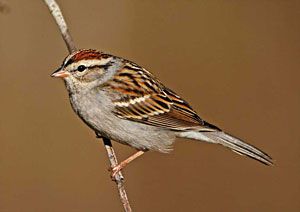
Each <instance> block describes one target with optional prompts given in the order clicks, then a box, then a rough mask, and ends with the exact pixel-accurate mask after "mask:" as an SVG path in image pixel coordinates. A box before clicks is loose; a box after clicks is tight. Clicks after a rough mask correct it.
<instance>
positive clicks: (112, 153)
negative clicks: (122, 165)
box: [102, 138, 132, 212]
mask: <svg viewBox="0 0 300 212" xmlns="http://www.w3.org/2000/svg"><path fill="white" fill-rule="evenodd" d="M102 139H103V143H104V146H105V149H106V151H107V155H108V158H109V161H110V165H111V168H113V167H115V166H117V165H118V161H117V158H116V154H115V151H114V149H113V147H112V144H111V142H110V140H109V139H108V138H102ZM114 181H115V182H116V184H117V186H118V189H119V195H120V199H121V202H122V204H123V207H124V210H125V211H126V212H131V211H132V209H131V207H130V204H129V201H128V197H127V194H126V190H125V187H124V177H123V175H122V173H121V171H119V172H118V173H117V174H116V176H115V179H114Z"/></svg>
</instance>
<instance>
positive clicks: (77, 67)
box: [51, 49, 273, 177]
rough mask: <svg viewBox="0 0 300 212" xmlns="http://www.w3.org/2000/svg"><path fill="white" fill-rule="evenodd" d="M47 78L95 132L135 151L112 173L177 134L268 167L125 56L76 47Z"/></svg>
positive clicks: (167, 147)
mask: <svg viewBox="0 0 300 212" xmlns="http://www.w3.org/2000/svg"><path fill="white" fill-rule="evenodd" d="M51 76H52V77H56V78H62V79H63V81H64V83H65V86H66V88H67V91H68V94H69V99H70V103H71V106H72V108H73V110H74V112H75V113H76V114H77V115H78V116H79V117H80V119H81V120H82V121H83V122H84V123H85V124H87V125H88V126H89V127H90V128H91V129H92V130H93V131H94V132H95V133H96V135H98V136H100V137H103V138H107V139H111V140H114V141H116V142H119V143H121V144H125V145H128V146H130V147H133V148H135V149H136V150H137V152H136V153H135V154H133V155H131V156H130V157H128V158H127V159H126V160H124V161H122V162H120V163H119V164H118V165H117V166H115V167H113V168H112V170H111V171H112V173H111V175H112V177H114V176H115V175H116V174H117V173H118V172H119V171H120V170H121V169H123V168H124V167H125V166H126V165H127V164H129V163H130V162H131V161H133V160H135V159H136V158H138V157H140V156H141V155H143V154H144V153H145V152H147V151H158V152H161V153H168V152H170V151H171V150H172V149H173V148H172V146H173V143H174V141H175V139H176V138H188V139H193V140H198V141H203V142H208V143H213V144H220V145H222V146H225V147H227V148H229V149H230V150H232V151H233V152H236V153H238V154H240V155H245V156H248V157H250V158H252V159H255V160H257V161H259V162H261V163H263V164H265V165H273V160H272V158H271V157H270V156H269V155H268V154H267V153H265V152H263V151H262V150H260V149H258V148H256V147H254V146H252V145H250V144H248V143H246V142H244V141H242V140H241V139H239V138H237V137H235V136H233V135H230V134H228V133H226V132H224V131H223V130H221V129H220V128H219V127H217V126H215V125H213V124H210V123H209V122H207V121H205V120H203V119H202V118H200V116H199V115H198V114H197V113H196V112H195V110H194V109H193V108H192V107H191V106H190V105H189V104H188V102H187V101H185V100H184V99H183V98H181V97H180V96H179V95H178V94H176V93H175V92H174V91H172V90H171V89H169V88H168V87H166V86H165V85H164V84H163V83H162V82H161V81H160V80H159V79H158V78H156V77H155V76H154V75H153V74H152V73H151V72H149V71H148V70H146V69H145V68H143V67H142V66H139V65H138V64H136V63H134V62H131V61H130V60H127V59H124V58H122V57H118V56H114V55H111V54H107V53H104V52H101V51H98V50H95V49H80V50H77V51H75V52H73V53H71V54H70V55H68V56H67V57H66V58H65V59H64V61H63V63H62V65H61V66H60V67H59V68H58V69H57V70H56V71H54V72H53V73H52V75H51Z"/></svg>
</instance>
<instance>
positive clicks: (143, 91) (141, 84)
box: [108, 61, 218, 131]
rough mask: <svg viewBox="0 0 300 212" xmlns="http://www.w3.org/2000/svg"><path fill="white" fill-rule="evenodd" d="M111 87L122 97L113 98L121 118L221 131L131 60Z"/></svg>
mask: <svg viewBox="0 0 300 212" xmlns="http://www.w3.org/2000/svg"><path fill="white" fill-rule="evenodd" d="M108 86H109V87H110V88H112V89H113V90H114V91H115V92H117V93H118V94H119V96H121V97H120V98H118V99H117V100H115V101H114V105H115V110H114V113H115V114H116V115H117V116H118V117H120V118H123V119H128V120H131V121H137V122H141V123H144V124H148V125H152V126H158V127H162V128H167V129H171V130H176V131H181V130H191V129H196V130H199V131H215V130H218V128H217V127H215V126H213V125H210V124H208V123H207V122H205V121H203V120H202V119H201V118H200V117H199V116H198V115H197V114H196V112H195V111H194V110H193V109H192V108H191V106H189V104H188V103H187V102H186V101H184V100H183V99H181V97H180V96H178V95H177V94H176V93H174V92H173V91H171V90H170V89H168V88H166V87H165V86H164V85H163V84H162V83H161V82H160V81H159V80H157V79H156V78H155V77H154V76H153V75H152V74H151V73H150V72H148V71H147V70H145V69H143V68H141V67H140V66H138V65H136V64H134V63H131V62H129V61H128V62H127V63H126V64H125V65H124V67H123V68H122V69H120V70H119V71H118V72H117V73H116V74H115V76H114V77H113V79H112V80H110V81H109V82H108Z"/></svg>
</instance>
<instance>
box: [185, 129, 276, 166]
mask: <svg viewBox="0 0 300 212" xmlns="http://www.w3.org/2000/svg"><path fill="white" fill-rule="evenodd" d="M180 136H181V137H185V138H192V139H196V140H202V141H206V142H210V143H216V144H221V145H223V146H225V147H227V148H229V149H231V150H232V151H234V152H236V153H238V154H240V155H246V156H248V157H250V158H252V159H255V160H257V161H259V162H261V163H263V164H265V165H273V161H272V158H271V157H270V156H269V155H268V154H266V153H265V152H263V151H261V150H259V149H258V148H256V147H254V146H252V145H250V144H247V143H245V142H244V141H241V140H240V139H238V138H235V137H233V136H231V135H229V134H226V133H224V132H222V131H215V132H195V131H189V132H183V133H181V134H180Z"/></svg>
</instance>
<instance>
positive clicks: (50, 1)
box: [44, 0, 132, 212]
mask: <svg viewBox="0 0 300 212" xmlns="http://www.w3.org/2000/svg"><path fill="white" fill-rule="evenodd" d="M44 2H45V3H46V5H47V6H48V8H49V10H50V12H51V14H52V16H53V18H54V19H55V21H56V24H57V26H58V27H59V30H60V33H61V35H62V37H63V39H64V41H65V43H66V45H67V47H68V50H69V53H72V52H74V51H76V49H77V48H76V47H75V44H74V42H73V39H72V37H71V35H70V33H69V31H68V27H67V24H66V21H65V19H64V17H63V15H62V12H61V10H60V8H59V6H58V4H57V3H56V1H55V0H44ZM97 136H98V135H97ZM98 137H99V136H98ZM103 143H104V146H105V149H106V151H107V155H108V159H109V161H110V164H111V167H112V168H113V167H115V166H117V165H118V161H117V157H116V154H115V151H114V149H113V147H112V144H111V141H110V140H109V139H107V138H103ZM114 181H115V182H116V184H117V187H118V191H119V196H120V200H121V202H122V204H123V207H124V210H125V211H126V212H131V211H132V209H131V207H130V204H129V201H128V197H127V194H126V190H125V187H124V177H123V175H122V173H121V171H120V172H118V173H117V174H116V176H115V179H114Z"/></svg>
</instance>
